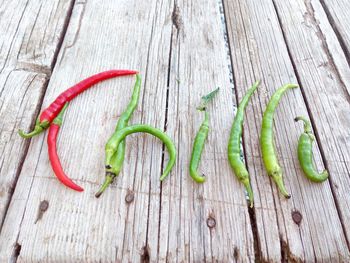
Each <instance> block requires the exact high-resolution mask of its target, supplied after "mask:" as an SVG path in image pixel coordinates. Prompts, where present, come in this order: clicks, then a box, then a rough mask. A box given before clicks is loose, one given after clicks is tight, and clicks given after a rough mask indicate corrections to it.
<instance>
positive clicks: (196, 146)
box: [190, 88, 219, 183]
mask: <svg viewBox="0 0 350 263" xmlns="http://www.w3.org/2000/svg"><path fill="white" fill-rule="evenodd" d="M218 91H219V88H217V89H216V90H214V91H212V92H210V93H209V94H208V95H206V96H203V97H202V103H201V105H200V106H199V107H197V110H199V111H204V121H203V122H202V124H201V126H200V128H199V130H198V132H197V135H196V137H195V139H194V143H193V148H192V156H191V161H190V175H191V177H192V179H193V180H194V181H196V182H197V183H204V182H205V176H204V175H199V174H198V171H197V169H198V165H199V161H200V159H201V156H202V151H203V148H204V143H205V141H206V139H207V137H208V133H209V114H208V112H207V111H206V107H207V104H208V103H209V102H210V101H211V100H212V99H213V98H214V97H215V95H216V94H217V93H218Z"/></svg>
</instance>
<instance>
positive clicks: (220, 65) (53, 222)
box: [0, 0, 350, 262]
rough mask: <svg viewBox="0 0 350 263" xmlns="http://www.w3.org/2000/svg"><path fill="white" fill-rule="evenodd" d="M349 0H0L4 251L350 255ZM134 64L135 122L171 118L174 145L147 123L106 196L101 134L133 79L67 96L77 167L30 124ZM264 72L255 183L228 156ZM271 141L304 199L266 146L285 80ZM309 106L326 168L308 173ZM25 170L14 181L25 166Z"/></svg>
mask: <svg viewBox="0 0 350 263" xmlns="http://www.w3.org/2000/svg"><path fill="white" fill-rule="evenodd" d="M347 7H348V3H347V1H345V0H296V1H292V0H287V1H284V2H281V1H275V0H261V1H254V0H246V1H239V0H232V1H229V0H223V1H221V0H219V1H199V0H190V1H184V0H162V1H157V0H152V1H136V0H132V1H113V0H106V1H84V0H79V1H73V0H55V1H41V0H40V1H33V0H27V1H25V0H21V1H2V0H0V121H1V122H0V153H1V155H0V174H1V176H0V222H3V225H2V228H1V229H0V231H1V232H0V262H138V261H141V262H207V261H209V262H253V261H256V262H265V261H266V262H281V261H282V262H314V261H321V262H349V261H350V252H349V237H350V228H349V226H348V224H347V218H349V217H350V206H349V203H350V199H349V198H350V196H349V194H348V189H349V185H350V177H349V174H350V170H349V167H350V152H349V149H350V145H349V143H350V133H349V130H350V119H349V112H350V96H349V91H350V87H349V85H348V83H350V68H349V46H350V42H349V32H348V31H349V30H348V27H349V23H348V19H347ZM112 68H116V69H118V68H128V69H137V70H139V71H140V73H141V76H142V90H141V97H140V103H139V106H138V107H137V109H136V111H135V114H134V116H133V118H132V120H131V121H130V123H145V124H150V125H152V126H155V127H157V128H160V129H164V130H165V131H166V132H167V134H168V135H169V136H170V137H171V138H173V139H174V141H175V143H176V146H177V150H178V159H177V163H176V166H175V167H174V169H173V171H172V172H171V174H170V175H169V177H168V178H167V179H166V180H165V181H164V182H163V183H160V181H159V177H160V175H161V174H162V169H164V166H165V165H166V162H167V160H168V156H167V153H166V150H165V148H164V145H162V143H161V142H159V141H158V140H157V139H155V138H152V137H151V136H149V135H141V134H135V135H132V136H130V137H128V138H127V152H126V158H125V163H124V167H123V170H122V172H121V174H120V176H119V177H118V178H117V179H116V180H115V182H114V183H113V185H112V186H111V187H110V188H109V189H107V191H106V192H105V193H104V194H103V195H102V196H101V198H100V199H96V198H95V197H94V193H95V192H96V190H97V189H98V187H99V185H100V184H101V182H102V181H103V179H104V167H103V166H104V144H105V142H106V140H107V139H108V138H109V136H110V135H111V133H112V132H113V130H114V128H115V125H116V122H117V119H118V116H119V115H120V113H121V112H122V111H123V110H124V108H125V107H126V105H127V103H128V101H129V98H130V95H131V92H132V87H133V84H134V78H133V77H123V78H118V79H114V80H108V81H104V82H102V83H100V84H98V85H96V86H95V87H93V88H92V89H91V90H89V91H87V92H85V93H84V94H82V95H80V96H79V97H77V98H76V99H75V100H74V101H72V102H71V103H70V106H69V108H68V109H67V112H66V114H65V116H64V122H63V126H62V129H61V131H60V135H59V140H58V151H59V156H60V157H61V160H62V163H63V167H64V169H65V171H66V172H67V174H68V175H69V176H70V177H71V178H72V179H73V180H74V181H75V182H77V183H78V184H79V185H81V186H83V187H84V189H85V191H84V192H83V193H77V192H73V191H71V190H69V189H67V188H65V187H64V186H63V185H62V184H60V183H59V182H58V180H57V179H56V178H55V177H54V174H53V172H52V170H51V167H50V165H49V162H48V157H47V146H46V135H44V134H42V135H40V136H37V137H35V138H33V139H32V140H27V141H25V140H22V139H21V138H20V137H18V136H17V134H16V132H17V129H18V128H20V127H21V128H24V129H29V128H30V127H31V126H33V124H34V121H35V117H36V116H37V114H38V112H39V110H40V109H39V108H41V109H43V108H45V107H46V106H48V105H49V104H50V102H51V101H52V100H53V99H54V98H55V97H56V96H57V95H58V94H59V93H60V92H62V91H63V90H65V89H67V88H68V87H70V86H71V85H73V84H75V83H76V82H78V81H79V80H81V79H83V78H85V77H87V76H89V75H92V74H94V73H97V72H100V71H103V70H107V69H112ZM257 79H261V80H262V84H261V86H260V87H259V88H258V90H257V92H256V93H255V94H254V96H253V97H252V99H251V101H250V102H249V104H248V107H247V109H246V114H245V122H244V134H243V149H244V157H245V162H246V164H247V168H248V170H249V172H250V175H251V181H252V186H253V190H254V193H255V208H254V209H253V210H248V207H247V202H246V196H245V192H244V188H243V186H242V185H241V184H240V183H239V182H238V180H237V179H236V177H235V176H234V175H233V172H232V171H231V169H230V168H229V166H228V161H227V149H226V148H227V141H228V137H229V132H230V128H231V124H232V121H233V117H234V114H235V109H236V105H237V103H238V101H239V100H240V99H241V98H242V97H243V95H244V94H245V91H246V90H247V89H248V88H249V87H250V85H251V84H252V83H253V82H254V81H256V80H257ZM287 82H292V83H298V84H299V85H300V89H296V90H293V91H288V93H286V95H285V96H284V97H283V98H282V100H281V102H280V105H279V107H278V109H277V111H276V116H275V129H274V131H275V144H276V148H277V152H278V155H279V160H280V163H281V166H282V168H283V171H284V178H285V183H286V186H287V189H288V190H290V192H291V193H292V199H290V200H286V199H284V198H283V197H282V196H281V195H280V193H279V192H278V191H277V189H276V187H275V185H274V183H273V182H272V181H271V179H270V178H269V177H268V176H267V174H266V172H265V169H264V167H263V164H262V160H261V153H260V149H259V134H260V126H261V119H262V114H263V111H264V109H265V106H266V104H267V102H268V100H269V98H270V97H271V95H272V94H273V92H274V91H275V90H276V89H277V88H278V87H279V86H281V85H283V84H285V83H287ZM218 86H219V87H220V88H221V89H220V92H219V94H218V96H217V97H216V98H215V99H214V101H213V103H212V104H211V105H210V106H209V107H208V111H209V113H210V127H211V129H210V133H209V137H208V141H207V143H206V145H205V148H204V152H203V156H202V161H201V165H200V168H199V170H200V171H201V172H203V173H204V174H205V175H206V177H207V182H206V183H204V184H202V185H198V184H196V183H195V182H193V181H192V179H191V178H190V177H189V174H188V166H189V160H190V154H191V149H192V142H193V139H194V136H195V134H196V132H197V130H198V128H199V126H200V124H201V122H202V120H203V115H202V114H201V113H200V112H198V111H196V109H195V108H196V106H197V105H198V104H199V102H200V97H201V96H202V95H205V94H207V93H208V92H210V91H211V90H213V89H215V88H216V87H218ZM297 115H305V116H307V117H308V118H310V119H311V121H312V125H313V130H314V132H315V135H316V138H317V141H316V143H315V146H314V161H315V163H316V166H317V169H319V170H321V169H323V168H324V167H326V168H327V169H328V170H329V171H330V180H328V181H327V182H325V183H323V184H314V183H311V182H309V181H307V180H306V179H305V178H304V176H303V175H302V172H301V169H300V167H299V164H298V161H297V158H296V156H297V154H296V148H297V139H298V137H299V135H300V133H301V132H302V127H301V124H299V123H294V121H293V119H294V117H295V116H297ZM17 179H18V180H17Z"/></svg>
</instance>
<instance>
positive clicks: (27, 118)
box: [0, 0, 72, 228]
mask: <svg viewBox="0 0 350 263" xmlns="http://www.w3.org/2000/svg"><path fill="white" fill-rule="evenodd" d="M71 2H72V1H68V0H65V1H59V0H55V1H50V2H48V1H1V2H0V32H1V33H0V105H1V106H0V120H1V124H0V127H1V128H0V138H1V139H0V152H1V155H0V156H1V157H0V174H1V176H0V185H1V194H0V228H1V225H2V222H3V219H4V217H5V213H6V209H7V207H8V204H9V201H10V198H11V196H12V192H13V191H14V188H15V186H16V180H17V177H18V174H19V172H20V170H21V168H22V164H23V161H24V158H25V156H26V152H27V149H28V146H29V140H27V141H25V140H23V139H21V138H20V137H19V136H18V135H17V131H18V129H19V128H22V129H25V130H29V129H30V127H32V126H33V123H34V121H35V118H36V115H37V113H38V110H39V109H38V107H40V105H41V102H42V98H43V95H44V92H45V89H46V85H47V79H48V78H49V76H50V74H51V65H52V64H53V63H54V61H55V58H56V52H57V50H58V49H59V45H60V41H61V38H62V35H63V34H64V32H65V21H66V17H67V16H68V15H69V13H70V9H71V6H70V5H71Z"/></svg>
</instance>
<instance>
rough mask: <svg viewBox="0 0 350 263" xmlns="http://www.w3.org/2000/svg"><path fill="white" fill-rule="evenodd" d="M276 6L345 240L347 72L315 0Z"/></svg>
mask: <svg viewBox="0 0 350 263" xmlns="http://www.w3.org/2000/svg"><path fill="white" fill-rule="evenodd" d="M276 6H277V10H278V12H279V17H280V18H281V23H282V26H283V28H284V33H285V37H286V41H287V44H288V46H289V50H290V53H291V56H292V60H293V63H294V66H295V70H296V73H297V74H298V78H299V81H300V84H301V85H302V91H303V93H304V98H305V101H306V103H307V106H308V108H309V111H310V117H311V118H312V120H313V123H314V127H315V132H316V135H317V137H318V140H319V143H320V146H321V149H322V153H323V158H324V160H325V164H326V166H327V168H328V169H329V172H330V182H331V185H332V191H333V194H334V197H335V202H336V205H337V206H338V210H339V213H340V216H341V219H342V222H343V228H344V230H345V233H346V236H347V239H348V240H349V237H350V226H349V225H348V224H347V223H345V222H346V221H347V218H349V217H350V205H349V204H350V195H349V194H348V190H347V189H349V187H350V132H349V131H350V117H349V112H350V92H349V91H350V85H349V84H348V83H349V80H350V69H349V67H348V64H347V61H346V57H345V54H344V53H342V49H341V46H340V44H339V43H338V42H337V37H336V35H335V33H334V32H333V30H332V27H331V25H330V24H329V23H328V21H327V17H326V14H325V12H324V10H323V8H322V6H321V4H320V3H319V2H318V1H310V0H308V1H290V3H288V4H284V5H280V4H279V3H277V2H276ZM291 10H294V12H293V14H294V15H293V16H292V15H291ZM298 10H299V12H297V11H298ZM320 21H322V22H320ZM298 24H299V25H300V26H298V27H296V26H294V25H298ZM303 43H306V44H303ZM311 43H312V44H311ZM306 58H312V59H306ZM329 238H330V237H329Z"/></svg>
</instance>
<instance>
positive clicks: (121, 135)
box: [97, 124, 176, 197]
mask: <svg viewBox="0 0 350 263" xmlns="http://www.w3.org/2000/svg"><path fill="white" fill-rule="evenodd" d="M138 132H144V133H149V134H152V135H153V136H155V137H157V138H159V139H160V140H161V141H162V142H163V143H164V144H165V146H166V147H167V149H168V152H169V161H168V164H167V166H166V168H165V170H164V172H163V174H162V176H161V177H160V180H161V181H163V180H164V179H165V177H167V175H168V174H169V173H170V171H171V169H172V168H173V166H174V164H175V161H176V148H175V145H174V142H173V141H172V140H171V139H170V138H169V136H168V135H166V134H165V133H164V132H162V131H161V130H159V129H157V128H154V127H152V126H149V125H144V124H137V125H131V126H127V127H125V128H123V129H121V130H117V131H116V132H115V133H114V134H113V135H112V137H111V138H110V139H109V140H108V142H107V144H106V149H105V151H106V160H105V164H106V167H109V169H113V163H112V160H113V153H114V152H115V149H117V148H118V146H119V145H120V143H121V142H122V141H123V140H124V139H125V137H126V136H128V135H130V134H132V133H138ZM109 184H110V182H109V181H108V180H106V181H105V183H104V184H103V185H102V187H101V189H100V191H99V192H98V193H97V197H98V196H99V193H100V192H101V193H102V192H103V191H104V190H105V189H106V187H107V186H108V185H109Z"/></svg>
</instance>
